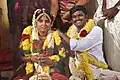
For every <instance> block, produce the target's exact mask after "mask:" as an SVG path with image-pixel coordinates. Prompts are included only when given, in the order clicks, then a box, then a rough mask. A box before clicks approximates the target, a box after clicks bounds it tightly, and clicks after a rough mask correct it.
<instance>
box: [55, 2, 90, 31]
mask: <svg viewBox="0 0 120 80" xmlns="http://www.w3.org/2000/svg"><path fill="white" fill-rule="evenodd" d="M87 2H88V0H58V13H57V15H56V19H55V22H54V27H56V26H57V27H58V28H60V30H61V31H62V32H66V31H67V29H68V28H69V26H70V25H71V21H70V15H69V10H70V9H71V8H72V7H73V6H75V5H85V4H86V3H87Z"/></svg>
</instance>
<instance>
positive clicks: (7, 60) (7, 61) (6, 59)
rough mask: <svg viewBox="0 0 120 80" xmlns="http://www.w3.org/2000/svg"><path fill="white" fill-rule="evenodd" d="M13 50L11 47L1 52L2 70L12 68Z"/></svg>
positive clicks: (0, 62) (0, 63) (0, 64)
mask: <svg viewBox="0 0 120 80" xmlns="http://www.w3.org/2000/svg"><path fill="white" fill-rule="evenodd" d="M12 62H13V58H12V52H11V50H10V49H8V50H5V51H4V52H0V70H9V69H12V67H13V66H12Z"/></svg>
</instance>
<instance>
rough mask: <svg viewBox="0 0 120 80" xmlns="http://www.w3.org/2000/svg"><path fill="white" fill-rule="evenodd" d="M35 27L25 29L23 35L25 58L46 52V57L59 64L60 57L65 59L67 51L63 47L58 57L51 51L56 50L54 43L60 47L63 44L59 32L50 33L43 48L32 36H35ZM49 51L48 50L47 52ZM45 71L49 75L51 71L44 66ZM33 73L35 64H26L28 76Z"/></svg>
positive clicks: (22, 44) (22, 42) (22, 45)
mask: <svg viewBox="0 0 120 80" xmlns="http://www.w3.org/2000/svg"><path fill="white" fill-rule="evenodd" d="M33 31H34V30H33V27H32V26H28V27H27V28H25V29H24V31H23V33H22V35H23V36H22V41H21V46H20V47H21V48H22V50H23V51H24V54H25V56H31V55H35V54H40V53H41V52H42V51H44V50H45V51H46V56H49V58H50V59H51V60H53V61H56V62H58V61H59V60H60V57H65V49H64V48H63V47H62V48H61V49H60V50H59V54H58V55H53V54H52V52H51V51H53V49H54V43H55V44H56V45H57V46H58V45H60V44H61V38H60V36H59V35H58V33H57V31H49V32H48V36H47V38H46V40H45V41H44V44H43V46H42V47H41V45H39V44H38V43H39V40H37V39H33V37H32V36H35V35H34V34H33ZM46 49H47V50H46ZM43 71H45V72H47V73H49V72H50V69H49V66H44V67H43ZM31 72H33V64H32V63H31V62H28V63H27V64H26V74H29V73H31Z"/></svg>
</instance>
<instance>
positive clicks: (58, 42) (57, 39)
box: [53, 31, 61, 45]
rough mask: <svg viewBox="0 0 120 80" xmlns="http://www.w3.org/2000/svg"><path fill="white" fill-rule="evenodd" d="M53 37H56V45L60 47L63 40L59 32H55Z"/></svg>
mask: <svg viewBox="0 0 120 80" xmlns="http://www.w3.org/2000/svg"><path fill="white" fill-rule="evenodd" d="M53 37H54V40H55V43H56V45H60V43H61V38H60V36H59V35H58V33H57V31H54V32H53Z"/></svg>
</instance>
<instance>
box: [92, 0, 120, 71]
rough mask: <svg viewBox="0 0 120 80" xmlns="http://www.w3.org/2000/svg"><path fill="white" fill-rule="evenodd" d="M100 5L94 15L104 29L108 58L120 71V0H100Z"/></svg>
mask: <svg viewBox="0 0 120 80" xmlns="http://www.w3.org/2000/svg"><path fill="white" fill-rule="evenodd" d="M98 4H99V7H98V9H97V11H96V13H95V15H94V20H95V21H96V24H97V25H100V27H103V29H104V51H105V56H106V60H107V62H108V64H109V66H110V67H111V68H112V69H113V70H117V71H120V63H118V61H119V57H120V54H119V52H120V36H119V33H120V25H119V24H120V20H119V19H120V11H119V10H120V0H98Z"/></svg>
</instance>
